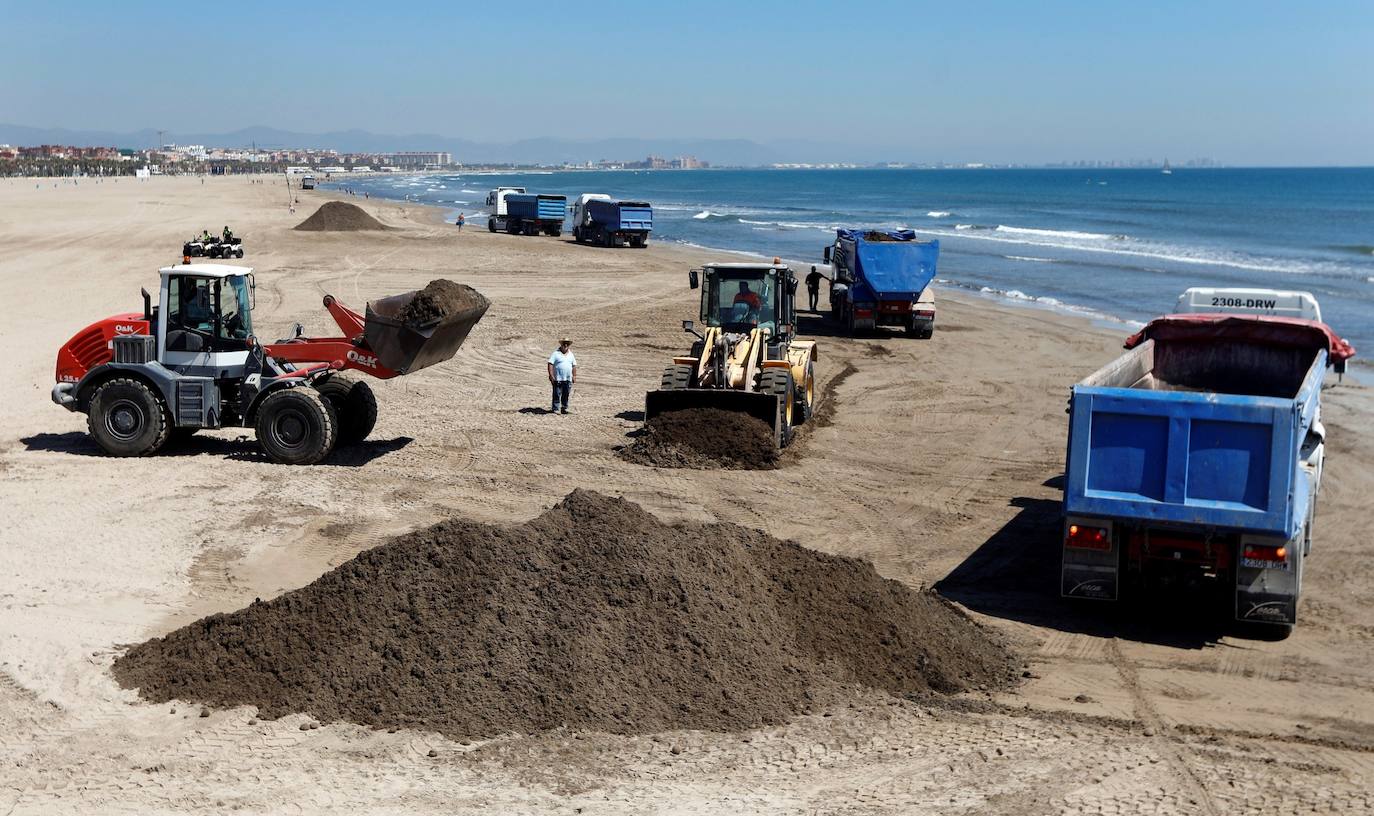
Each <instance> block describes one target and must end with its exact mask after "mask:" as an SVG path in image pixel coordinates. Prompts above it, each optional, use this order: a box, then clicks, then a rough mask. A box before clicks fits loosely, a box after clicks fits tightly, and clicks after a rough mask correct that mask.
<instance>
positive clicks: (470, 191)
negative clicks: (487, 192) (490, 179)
mask: <svg viewBox="0 0 1374 816" xmlns="http://www.w3.org/2000/svg"><path fill="white" fill-rule="evenodd" d="M458 192H460V193H469V194H472V193H481V192H482V191H481V190H469V189H468V188H466V187H464V188H463V189H461V190H459V191H458Z"/></svg>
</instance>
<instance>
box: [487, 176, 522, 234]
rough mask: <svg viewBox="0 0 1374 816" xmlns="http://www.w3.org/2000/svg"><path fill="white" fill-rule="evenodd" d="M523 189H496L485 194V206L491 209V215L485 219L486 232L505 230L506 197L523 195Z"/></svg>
mask: <svg viewBox="0 0 1374 816" xmlns="http://www.w3.org/2000/svg"><path fill="white" fill-rule="evenodd" d="M523 192H525V188H524V187H497V188H496V189H495V190H492V191H491V192H490V193H487V206H488V207H490V208H491V211H490V212H491V214H490V215H489V216H488V217H487V230H488V231H489V232H496V231H497V230H504V229H505V228H506V196H508V195H510V194H511V193H523Z"/></svg>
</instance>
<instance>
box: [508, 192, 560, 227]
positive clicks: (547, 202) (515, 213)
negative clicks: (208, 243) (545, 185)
mask: <svg viewBox="0 0 1374 816" xmlns="http://www.w3.org/2000/svg"><path fill="white" fill-rule="evenodd" d="M567 212H568V199H567V196H561V195H545V194H542V193H540V194H534V193H511V194H510V195H507V196H506V217H507V218H519V219H533V220H539V221H562V220H563V218H564V216H566V215H567Z"/></svg>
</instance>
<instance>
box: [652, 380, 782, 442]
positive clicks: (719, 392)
mask: <svg viewBox="0 0 1374 816" xmlns="http://www.w3.org/2000/svg"><path fill="white" fill-rule="evenodd" d="M690 408H718V409H720V410H722V411H739V412H742V413H745V414H748V415H749V416H752V417H755V418H756V419H759V420H762V421H763V422H764V423H766V424H767V425H768V427H770V428H772V429H773V444H774V445H777V446H778V447H782V432H783V428H782V422H783V420H782V416H783V414H782V405H781V404H780V402H779V401H778V398H777V396H775V395H773V394H759V393H756V392H753V391H736V390H734V389H727V388H682V389H672V390H667V391H665V390H659V391H650V392H648V393H647V394H645V395H644V421H645V422H648V421H649V420H651V419H653V418H654V417H656V416H658V415H659V414H666V413H669V412H671V411H685V410H687V409H690Z"/></svg>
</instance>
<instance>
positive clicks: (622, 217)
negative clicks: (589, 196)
mask: <svg viewBox="0 0 1374 816" xmlns="http://www.w3.org/2000/svg"><path fill="white" fill-rule="evenodd" d="M587 212H588V213H589V214H590V216H591V220H592V222H593V223H594V224H596V225H598V226H600V227H602V228H603V229H607V230H615V231H617V232H624V231H630V230H638V231H642V232H648V231H650V230H652V229H653V228H654V210H653V207H651V206H649V205H648V204H646V203H644V202H642V201H599V200H595V199H594V200H592V201H588V202H587Z"/></svg>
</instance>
